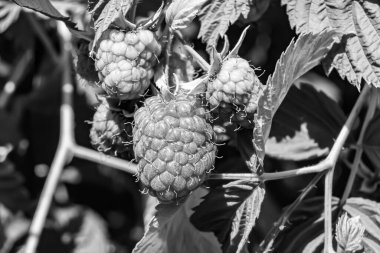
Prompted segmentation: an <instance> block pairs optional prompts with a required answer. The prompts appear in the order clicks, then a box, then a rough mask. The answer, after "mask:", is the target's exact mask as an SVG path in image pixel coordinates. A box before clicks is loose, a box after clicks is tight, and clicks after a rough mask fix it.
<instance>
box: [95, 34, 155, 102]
mask: <svg viewBox="0 0 380 253" xmlns="http://www.w3.org/2000/svg"><path fill="white" fill-rule="evenodd" d="M99 42H100V44H99V48H98V49H97V52H96V59H95V68H96V70H97V71H98V75H99V79H100V80H101V82H102V88H103V89H104V90H105V91H106V92H107V93H108V94H109V95H110V96H115V97H118V98H120V99H124V100H129V99H135V98H138V97H139V96H141V95H143V94H144V92H145V90H146V89H147V88H148V87H149V84H150V79H151V78H152V77H153V74H154V73H153V69H152V68H153V66H154V64H155V63H156V59H157V56H158V55H159V54H160V53H161V45H160V44H159V43H158V41H157V39H156V37H155V35H154V33H153V32H151V31H149V30H144V29H138V30H133V31H128V32H124V31H119V30H115V29H110V30H107V31H106V32H104V33H103V35H102V37H101V39H100V41H99Z"/></svg>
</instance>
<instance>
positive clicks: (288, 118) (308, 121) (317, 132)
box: [265, 83, 352, 161]
mask: <svg viewBox="0 0 380 253" xmlns="http://www.w3.org/2000/svg"><path fill="white" fill-rule="evenodd" d="M345 120H346V116H345V114H344V112H343V110H342V109H341V108H340V106H339V105H338V104H337V103H336V102H335V101H333V100H332V99H330V98H329V97H328V96H327V95H325V93H324V92H321V91H317V90H316V89H315V88H313V86H311V85H309V84H304V83H301V86H300V88H297V87H295V86H292V87H291V88H290V90H289V92H288V95H287V96H286V97H285V99H284V101H283V103H282V105H281V106H280V107H279V109H278V111H277V113H276V115H275V116H274V118H273V125H272V128H271V132H270V138H269V139H268V141H267V142H266V144H265V150H266V155H268V156H271V157H274V158H278V159H285V160H293V161H301V160H306V159H311V158H317V157H322V156H326V155H327V154H328V152H329V150H330V148H331V147H332V145H333V144H334V139H335V138H336V136H337V135H338V134H339V131H340V129H341V127H342V126H343V125H344V122H345ZM349 140H351V141H352V138H351V139H349Z"/></svg>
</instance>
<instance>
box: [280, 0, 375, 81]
mask: <svg viewBox="0 0 380 253" xmlns="http://www.w3.org/2000/svg"><path fill="white" fill-rule="evenodd" d="M282 4H283V5H286V9H287V13H288V16H289V21H290V25H291V26H292V27H295V28H296V32H297V33H309V32H319V31H321V30H324V29H334V30H336V31H337V32H339V33H341V34H342V35H343V38H344V40H343V42H344V43H342V45H341V47H339V46H337V47H335V48H334V49H333V51H332V52H331V53H330V54H329V57H328V58H327V59H326V60H324V62H323V65H324V68H325V71H326V72H327V73H331V71H332V70H333V69H336V70H337V71H338V73H339V74H340V76H341V77H342V78H347V80H348V81H349V82H350V83H351V84H353V85H355V86H356V87H357V88H360V83H361V80H362V79H364V80H365V81H366V82H367V83H368V84H372V85H374V86H375V87H380V53H379V51H378V50H377V49H378V48H379V47H380V32H379V31H380V22H379V21H380V5H379V2H378V1H372V0H362V1H354V0H344V1H335V0H308V1H305V0H282Z"/></svg>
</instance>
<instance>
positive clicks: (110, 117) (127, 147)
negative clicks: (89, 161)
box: [90, 100, 132, 157]
mask: <svg viewBox="0 0 380 253" xmlns="http://www.w3.org/2000/svg"><path fill="white" fill-rule="evenodd" d="M90 138H91V144H92V145H93V146H94V147H96V148H97V149H98V151H100V152H103V153H105V154H109V155H114V156H122V157H125V156H128V151H132V123H131V122H128V120H127V118H126V117H124V116H123V113H122V112H116V111H113V110H110V107H109V105H108V103H107V101H106V100H103V101H102V103H101V104H100V105H99V106H98V108H97V110H96V112H95V114H94V118H93V122H92V127H91V130H90Z"/></svg>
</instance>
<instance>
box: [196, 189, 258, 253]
mask: <svg viewBox="0 0 380 253" xmlns="http://www.w3.org/2000/svg"><path fill="white" fill-rule="evenodd" d="M251 191H252V189H251V188H249V189H245V188H242V187H239V184H236V185H233V184H232V183H231V184H230V185H229V186H220V187H216V188H213V189H211V190H210V192H209V193H208V194H207V195H206V196H205V197H204V200H203V201H202V202H201V203H200V204H199V205H198V206H197V207H195V208H194V213H193V214H192V216H191V217H190V221H191V223H192V224H193V225H194V226H195V227H196V228H197V229H199V230H200V231H205V232H213V233H214V234H215V235H216V237H217V238H218V241H219V242H220V243H221V244H222V245H223V249H224V252H225V251H226V249H227V248H229V247H231V245H230V241H231V240H230V234H229V233H230V231H231V225H232V221H233V219H234V216H235V212H236V211H237V209H238V208H239V207H240V206H241V204H242V203H243V202H244V201H245V200H246V199H247V197H248V196H249V195H250V194H251ZM236 246H237V245H235V248H236Z"/></svg>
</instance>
